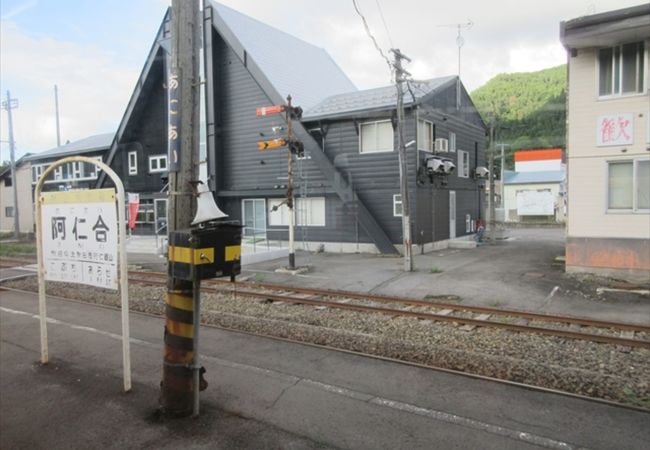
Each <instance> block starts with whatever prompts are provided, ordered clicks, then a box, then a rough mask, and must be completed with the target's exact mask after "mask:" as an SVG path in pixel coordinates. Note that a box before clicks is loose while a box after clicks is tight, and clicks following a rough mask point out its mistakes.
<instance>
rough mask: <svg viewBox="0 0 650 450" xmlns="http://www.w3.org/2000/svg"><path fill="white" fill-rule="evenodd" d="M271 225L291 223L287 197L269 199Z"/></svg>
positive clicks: (277, 225) (279, 225)
mask: <svg viewBox="0 0 650 450" xmlns="http://www.w3.org/2000/svg"><path fill="white" fill-rule="evenodd" d="M268 205H269V206H268V207H269V226H271V227H281V226H285V227H286V226H288V225H289V208H287V204H286V199H285V198H270V199H268Z"/></svg>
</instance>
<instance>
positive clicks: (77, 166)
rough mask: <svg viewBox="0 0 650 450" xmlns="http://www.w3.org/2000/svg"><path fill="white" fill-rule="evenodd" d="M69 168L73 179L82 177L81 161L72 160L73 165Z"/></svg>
mask: <svg viewBox="0 0 650 450" xmlns="http://www.w3.org/2000/svg"><path fill="white" fill-rule="evenodd" d="M68 170H69V171H70V172H69V173H70V174H71V178H72V179H73V180H78V179H79V178H82V175H81V162H80V161H72V165H71V167H69V168H68Z"/></svg>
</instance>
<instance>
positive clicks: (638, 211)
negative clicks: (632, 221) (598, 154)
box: [605, 158, 650, 214]
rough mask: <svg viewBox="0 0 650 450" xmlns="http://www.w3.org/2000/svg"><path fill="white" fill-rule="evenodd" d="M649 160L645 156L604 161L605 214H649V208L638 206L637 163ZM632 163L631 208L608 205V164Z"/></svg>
mask: <svg viewBox="0 0 650 450" xmlns="http://www.w3.org/2000/svg"><path fill="white" fill-rule="evenodd" d="M647 161H649V160H648V159H647V158H636V159H612V160H609V161H607V162H606V163H605V180H607V181H606V183H605V199H606V202H607V203H606V204H605V209H606V212H607V214H650V209H648V208H639V207H638V195H637V193H638V176H637V174H638V165H639V163H640V162H647ZM622 163H628V164H629V163H631V164H632V208H626V209H623V208H614V209H612V208H610V207H609V165H610V164H622Z"/></svg>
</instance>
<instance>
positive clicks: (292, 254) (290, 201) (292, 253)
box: [286, 95, 296, 270]
mask: <svg viewBox="0 0 650 450" xmlns="http://www.w3.org/2000/svg"><path fill="white" fill-rule="evenodd" d="M286 113H287V140H288V141H289V151H288V152H287V155H288V156H287V158H289V159H288V161H287V178H288V180H287V207H288V208H289V270H294V269H295V268H296V250H295V243H294V237H295V221H296V217H295V215H294V201H295V199H294V196H293V152H291V143H292V142H293V141H294V139H293V129H292V128H291V116H292V115H293V107H292V106H291V95H289V96H287V108H286Z"/></svg>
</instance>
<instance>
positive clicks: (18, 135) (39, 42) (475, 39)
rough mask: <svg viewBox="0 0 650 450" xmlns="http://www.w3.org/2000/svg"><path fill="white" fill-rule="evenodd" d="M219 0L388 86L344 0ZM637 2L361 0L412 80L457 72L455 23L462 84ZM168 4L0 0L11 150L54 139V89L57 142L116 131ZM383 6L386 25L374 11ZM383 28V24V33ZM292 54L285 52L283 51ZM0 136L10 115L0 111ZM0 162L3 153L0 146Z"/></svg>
mask: <svg viewBox="0 0 650 450" xmlns="http://www.w3.org/2000/svg"><path fill="white" fill-rule="evenodd" d="M222 3H224V4H226V5H228V6H230V7H232V8H234V9H237V10H239V11H241V12H243V13H244V14H247V15H250V16H252V17H254V18H256V19H258V20H260V21H263V22H265V23H267V24H269V25H272V26H274V27H276V28H280V29H282V30H284V31H286V32H288V33H290V34H293V35H295V36H297V37H299V38H301V39H304V40H305V41H308V42H310V43H312V44H315V45H318V46H320V47H323V48H325V49H326V50H327V51H328V52H329V54H330V55H331V56H332V58H334V60H335V61H336V62H337V63H338V64H339V65H340V66H341V68H342V69H343V71H345V72H346V73H347V74H348V76H349V77H350V79H351V80H352V81H353V82H354V83H355V84H356V86H357V87H358V88H361V89H363V88H371V87H377V86H383V85H386V84H388V83H389V82H390V74H389V73H388V69H387V67H386V64H385V62H383V60H382V59H381V57H380V56H379V53H378V52H377V50H375V49H374V47H373V45H372V42H371V41H370V39H369V38H368V37H367V35H366V33H365V30H364V28H363V25H362V22H361V20H360V18H359V17H358V16H357V14H356V12H355V10H354V7H353V5H352V0H303V1H296V0H248V1H245V0H239V1H237V0H222ZM640 3H643V1H642V0H545V1H532V0H492V1H481V0H457V1H451V2H450V1H444V2H442V1H437V0H358V4H359V6H360V8H361V11H362V12H363V13H364V15H365V16H366V18H367V20H368V23H369V26H370V29H371V31H372V33H373V34H374V35H375V37H376V38H377V41H378V43H379V45H380V46H381V47H382V48H383V49H384V50H387V49H389V48H391V47H397V48H399V49H401V50H402V52H403V53H405V54H406V55H408V56H409V57H411V59H412V60H413V61H412V63H410V64H409V65H408V66H407V69H408V70H409V71H410V72H411V73H412V74H413V76H414V78H416V79H425V78H432V77H437V76H444V75H450V74H455V73H456V72H457V64H458V59H457V46H456V34H457V28H456V27H455V26H449V25H451V24H455V23H468V22H470V21H471V22H472V23H473V26H472V27H471V28H469V29H463V38H464V41H465V44H464V46H463V47H462V68H461V76H462V79H463V82H464V83H465V85H466V86H467V88H468V89H469V90H470V91H471V90H473V89H476V88H477V87H479V86H481V85H482V84H483V83H485V82H486V81H488V80H489V79H490V78H491V77H493V76H494V75H497V74H499V73H504V72H527V71H534V70H539V69H543V68H547V67H553V66H556V65H558V64H563V63H564V62H565V60H566V55H565V52H564V50H563V48H562V46H561V45H560V42H559V38H558V36H559V22H560V21H561V20H567V19H572V18H575V17H579V16H582V15H585V14H593V13H598V12H604V11H609V10H612V9H618V8H623V7H627V6H634V5H636V4H640ZM169 4H170V1H169V0H129V1H125V0H101V1H90V0H76V1H75V0H41V1H38V0H1V1H0V17H1V23H0V92H1V93H2V97H3V100H4V99H5V98H6V91H7V90H10V91H11V94H12V97H15V98H18V100H19V108H18V109H16V110H14V111H13V113H14V134H15V140H16V145H17V155H18V156H20V155H22V154H23V153H25V152H38V151H42V150H46V149H49V148H52V147H54V146H55V145H56V128H55V115H54V94H53V86H54V84H57V85H58V87H59V103H60V113H61V135H62V141H63V142H65V141H66V140H71V141H74V140H77V139H80V138H83V137H86V136H89V135H91V134H98V133H106V132H113V131H115V129H116V128H117V125H118V124H119V121H120V119H121V117H122V114H123V113H124V110H125V108H126V104H127V102H128V99H129V97H130V95H131V93H132V91H133V88H134V84H135V82H136V79H137V77H138V75H139V73H140V70H141V69H142V65H143V64H144V61H145V58H146V56H147V53H148V51H149V48H150V47H151V44H152V42H153V39H154V37H155V33H156V30H157V29H158V26H159V25H160V21H161V19H162V17H163V15H164V12H165V9H166V7H167V6H168V5H169ZM380 8H381V11H383V15H384V18H385V22H386V26H384V23H383V21H382V18H381V15H380V14H379V11H380ZM387 30H388V31H387ZM288 56H289V57H290V55H288ZM0 140H2V141H6V140H7V114H6V111H4V110H3V111H2V115H1V117H0ZM0 149H1V154H0V159H1V160H7V159H9V152H8V146H7V144H6V143H5V142H2V143H1V144H0Z"/></svg>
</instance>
